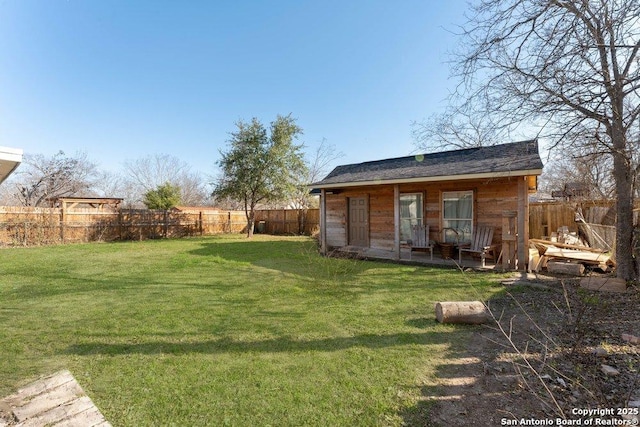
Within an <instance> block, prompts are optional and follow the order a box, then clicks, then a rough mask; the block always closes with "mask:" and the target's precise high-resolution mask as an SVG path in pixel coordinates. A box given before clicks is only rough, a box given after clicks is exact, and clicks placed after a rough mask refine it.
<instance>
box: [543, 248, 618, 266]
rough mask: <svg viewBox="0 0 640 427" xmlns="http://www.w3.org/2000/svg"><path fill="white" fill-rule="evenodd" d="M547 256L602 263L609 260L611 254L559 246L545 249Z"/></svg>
mask: <svg viewBox="0 0 640 427" xmlns="http://www.w3.org/2000/svg"><path fill="white" fill-rule="evenodd" d="M544 255H545V256H546V257H553V258H564V259H571V260H576V261H581V262H587V263H592V264H602V263H606V262H608V261H609V259H610V258H611V257H610V256H609V255H606V254H602V253H594V252H588V251H578V250H574V249H563V248H557V247H549V248H547V250H546V251H545V253H544Z"/></svg>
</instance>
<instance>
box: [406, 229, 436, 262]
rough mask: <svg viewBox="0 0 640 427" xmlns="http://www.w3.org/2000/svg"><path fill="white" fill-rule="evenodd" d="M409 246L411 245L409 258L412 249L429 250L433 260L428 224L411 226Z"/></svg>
mask: <svg viewBox="0 0 640 427" xmlns="http://www.w3.org/2000/svg"><path fill="white" fill-rule="evenodd" d="M409 246H410V247H411V251H410V252H409V259H411V254H412V253H413V251H422V252H426V251H429V255H430V256H431V260H432V261H433V245H431V241H430V240H429V226H428V225H414V226H412V227H411V243H410V244H409Z"/></svg>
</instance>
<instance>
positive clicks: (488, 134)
mask: <svg viewBox="0 0 640 427" xmlns="http://www.w3.org/2000/svg"><path fill="white" fill-rule="evenodd" d="M452 101H454V102H455V97H454V98H452ZM480 111H481V108H477V107H475V106H474V105H473V104H472V103H463V104H462V105H455V104H453V103H452V104H451V105H449V107H448V108H447V110H446V111H445V112H443V113H438V114H433V115H431V116H430V117H429V118H427V119H426V120H424V121H422V122H414V123H412V126H411V127H412V130H411V134H412V136H413V139H414V144H415V146H416V148H417V149H418V150H420V151H423V152H434V151H443V150H456V149H463V148H473V147H482V146H486V145H495V144H500V143H503V142H505V141H506V140H507V139H509V135H510V132H509V129H508V128H506V129H505V128H500V127H499V126H497V124H496V123H493V122H492V120H491V116H487V115H485V114H483V113H481V112H480Z"/></svg>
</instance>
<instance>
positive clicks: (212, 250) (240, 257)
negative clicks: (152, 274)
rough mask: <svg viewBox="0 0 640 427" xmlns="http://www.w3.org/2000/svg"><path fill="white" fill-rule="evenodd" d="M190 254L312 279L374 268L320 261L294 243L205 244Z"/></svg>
mask: <svg viewBox="0 0 640 427" xmlns="http://www.w3.org/2000/svg"><path fill="white" fill-rule="evenodd" d="M189 253H190V254H193V255H200V256H204V257H210V258H219V259H222V260H226V261H229V262H231V263H233V264H237V265H241V264H243V263H249V264H251V265H253V266H256V267H262V268H266V269H271V270H278V271H280V272H282V273H285V274H295V275H300V276H305V277H309V278H315V279H318V278H335V277H343V276H344V277H347V278H348V277H350V276H354V275H357V274H360V273H363V272H365V271H366V270H368V269H369V268H372V267H373V266H374V265H375V264H373V263H364V262H360V261H358V260H354V259H337V258H328V257H323V256H321V255H320V254H319V253H318V251H317V248H316V246H315V244H314V243H313V242H311V241H304V240H293V239H292V240H268V241H259V240H243V241H238V240H232V241H224V240H223V241H213V242H204V243H202V244H201V247H199V248H198V249H194V250H192V251H190V252H189Z"/></svg>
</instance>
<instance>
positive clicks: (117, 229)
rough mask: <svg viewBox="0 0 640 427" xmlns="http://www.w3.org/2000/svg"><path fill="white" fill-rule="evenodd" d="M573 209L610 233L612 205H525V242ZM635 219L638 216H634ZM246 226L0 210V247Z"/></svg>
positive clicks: (271, 223)
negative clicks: (527, 231)
mask: <svg viewBox="0 0 640 427" xmlns="http://www.w3.org/2000/svg"><path fill="white" fill-rule="evenodd" d="M578 208H580V211H581V212H582V215H583V217H584V219H585V221H586V222H587V223H589V224H591V225H593V224H599V225H601V226H602V230H599V231H598V233H599V234H601V235H605V234H606V233H609V234H610V233H611V231H610V230H609V229H610V228H611V226H613V225H614V224H615V207H614V206H613V202H606V201H605V202H602V201H588V202H584V201H583V202H580V203H577V202H543V203H531V204H530V207H529V236H530V237H531V238H538V239H540V238H546V237H549V236H551V233H553V232H556V231H557V230H558V229H559V228H560V227H568V231H570V232H577V231H578V228H579V224H580V223H579V222H576V210H577V209H578ZM638 214H640V211H638V212H636V216H638ZM635 224H636V226H638V224H640V218H637V217H636V219H635ZM319 225H320V212H319V210H318V209H308V210H306V211H301V210H296V209H273V210H260V211H256V226H255V228H256V230H255V231H256V232H258V233H268V234H307V235H312V234H314V233H315V232H316V231H317V230H318V229H319ZM246 226H247V221H246V217H245V213H244V211H219V210H215V209H207V208H189V209H182V210H169V211H154V210H147V209H119V210H108V209H107V210H99V209H93V208H74V209H61V208H32V207H0V245H3V246H30V245H46V244H57V243H66V242H89V241H111V240H131V239H135V240H139V239H153V238H162V237H181V236H198V235H211V234H220V233H243V232H246ZM583 232H584V231H583ZM606 239H608V237H607V238H606Z"/></svg>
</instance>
